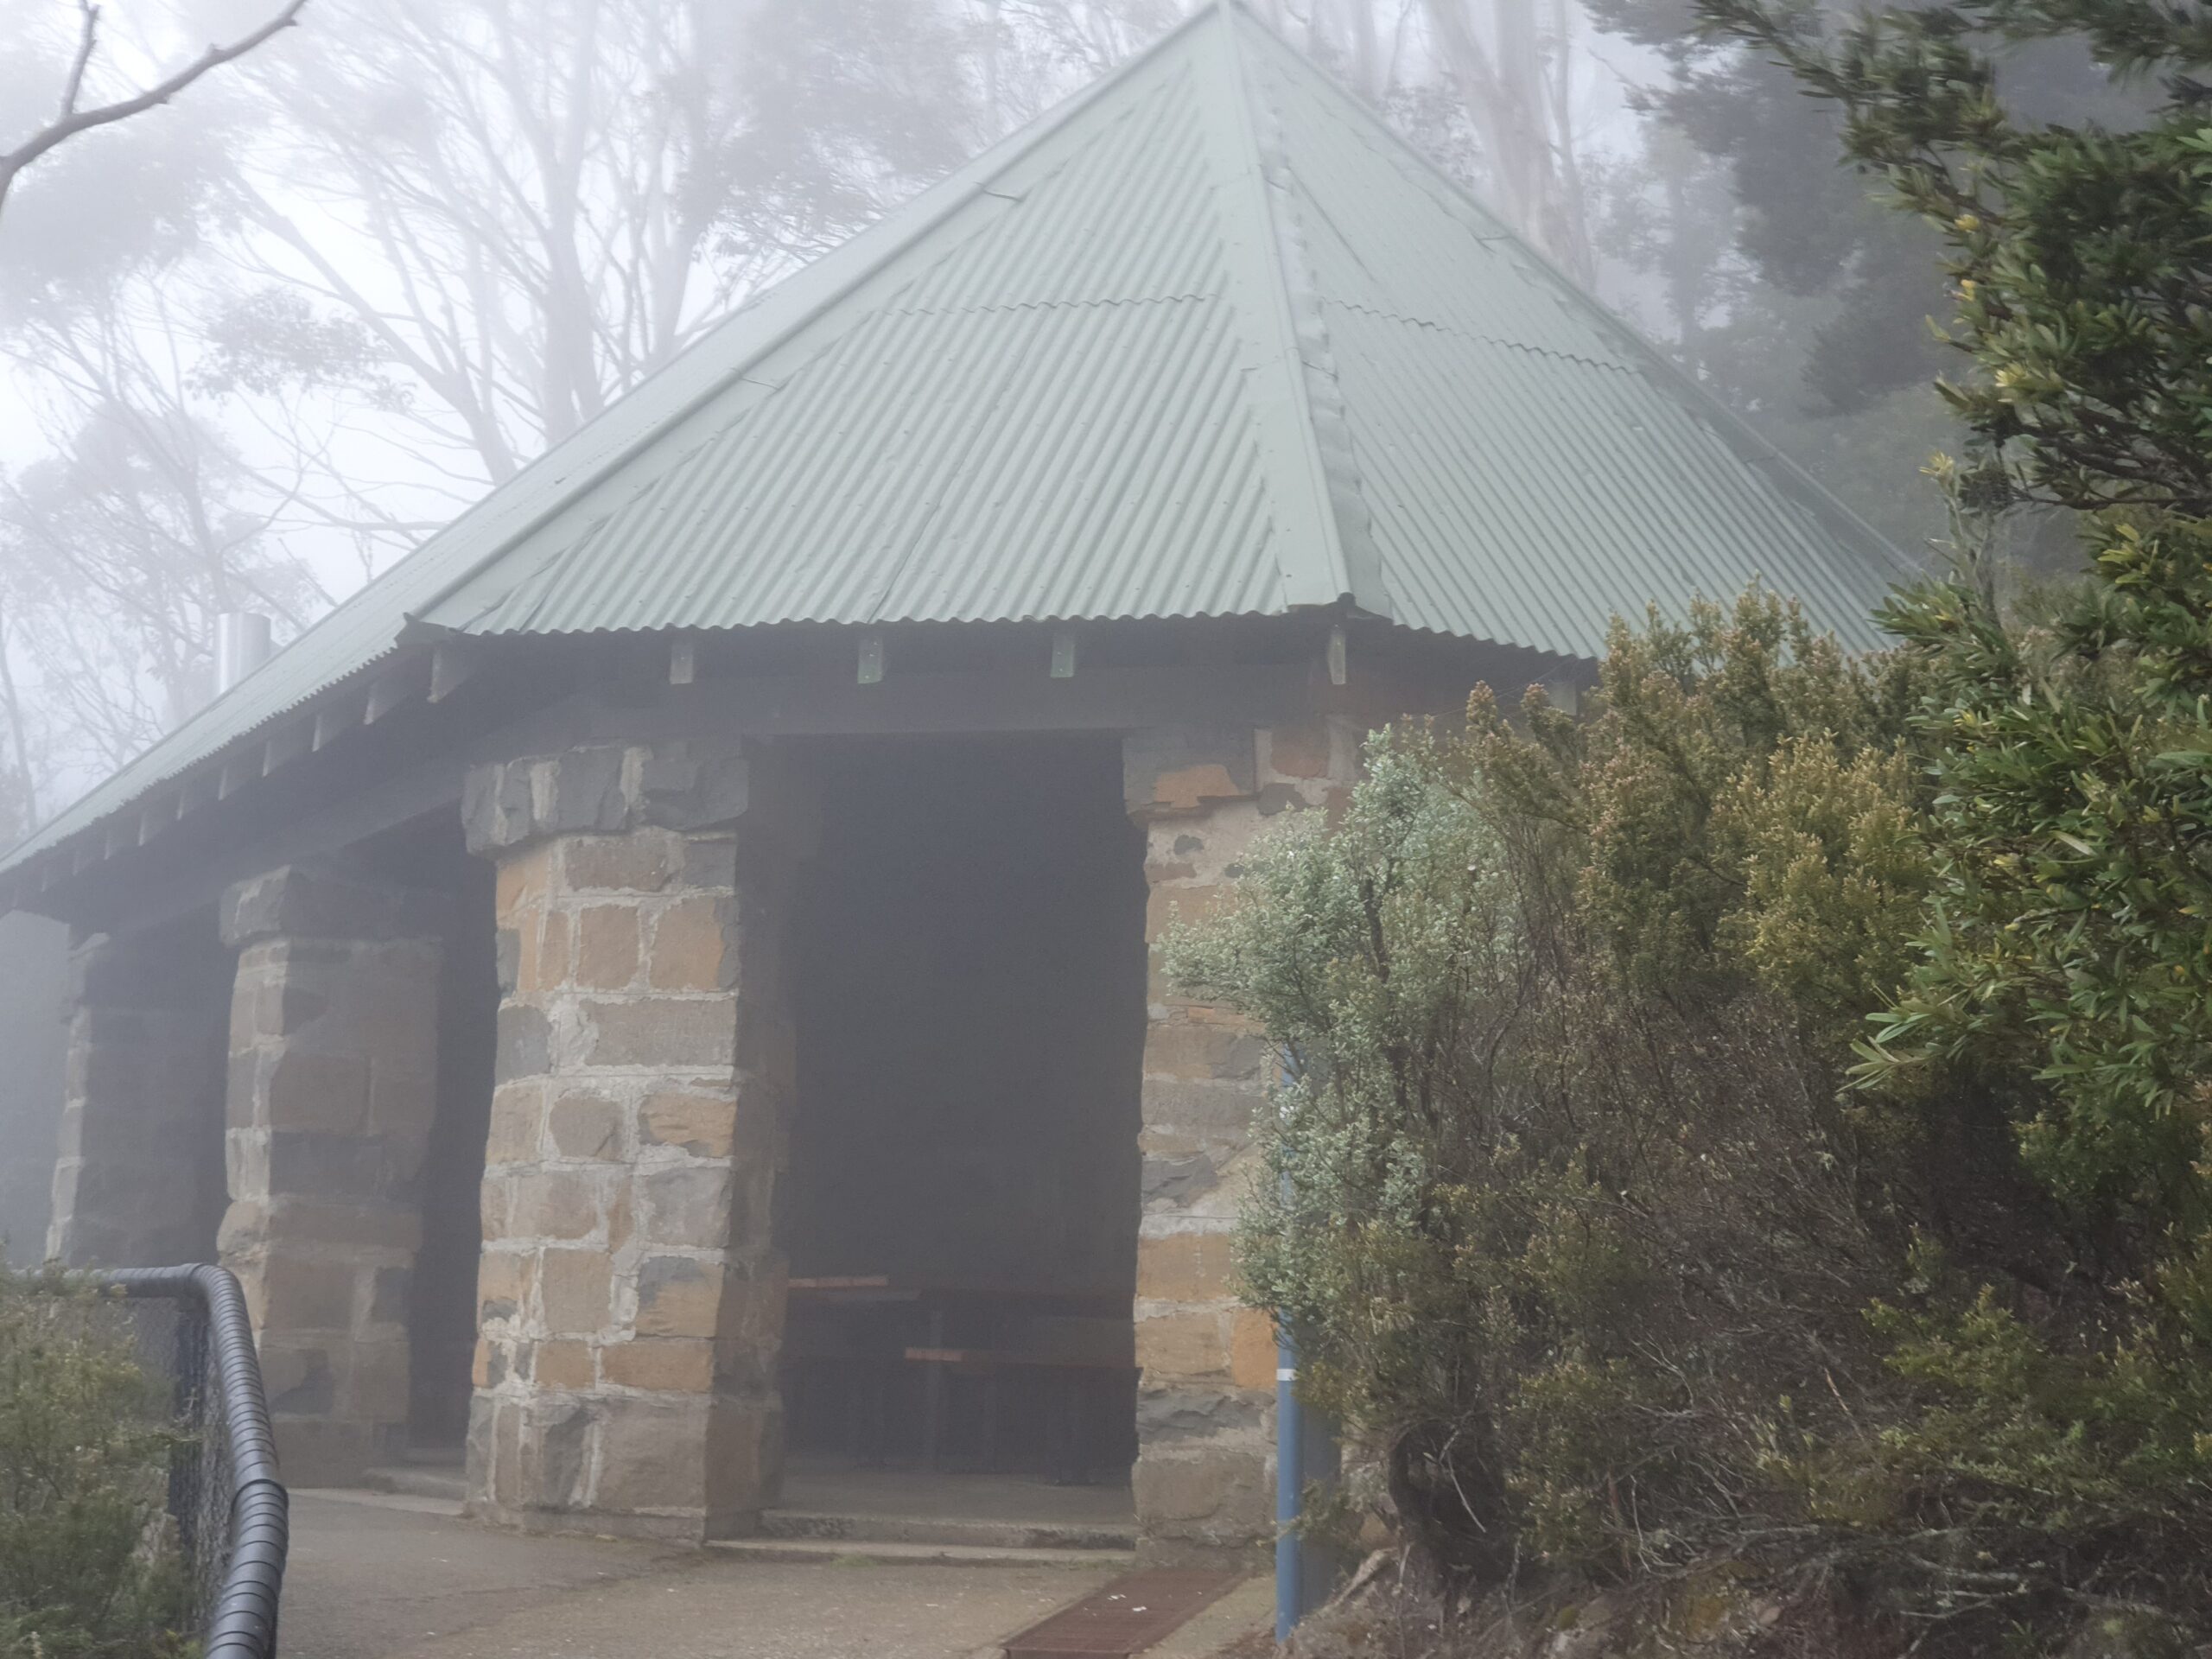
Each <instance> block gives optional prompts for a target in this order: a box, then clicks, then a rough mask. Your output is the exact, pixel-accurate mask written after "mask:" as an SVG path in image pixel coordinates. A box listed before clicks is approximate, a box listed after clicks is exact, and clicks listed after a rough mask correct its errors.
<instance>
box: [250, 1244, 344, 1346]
mask: <svg viewBox="0 0 2212 1659" xmlns="http://www.w3.org/2000/svg"><path fill="white" fill-rule="evenodd" d="M354 1277H355V1274H354V1270H353V1268H351V1267H349V1266H347V1265H346V1263H344V1262H315V1261H307V1260H302V1258H301V1257H298V1256H296V1255H288V1254H285V1253H283V1252H282V1251H279V1252H278V1253H277V1254H275V1255H271V1256H270V1258H269V1259H268V1260H267V1261H266V1262H264V1264H263V1268H262V1273H261V1280H262V1319H263V1320H264V1330H266V1329H269V1328H272V1327H273V1328H274V1329H276V1330H277V1331H282V1332H293V1331H347V1330H351V1329H352V1328H353V1281H354Z"/></svg>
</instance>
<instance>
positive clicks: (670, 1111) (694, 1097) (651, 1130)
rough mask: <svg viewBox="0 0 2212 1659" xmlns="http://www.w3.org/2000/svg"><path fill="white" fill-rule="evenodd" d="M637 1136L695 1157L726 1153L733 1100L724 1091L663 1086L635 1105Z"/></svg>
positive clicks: (730, 1138)
mask: <svg viewBox="0 0 2212 1659" xmlns="http://www.w3.org/2000/svg"><path fill="white" fill-rule="evenodd" d="M639 1120H640V1131H641V1138H642V1139H643V1140H645V1141H647V1142H648V1143H650V1144H651V1145H653V1146H657V1147H682V1148H683V1150H684V1151H686V1152H688V1153H690V1154H692V1155H693V1156H694V1157H696V1158H726V1157H728V1155H729V1154H730V1150H731V1146H732V1142H733V1140H734V1134H735V1129H736V1124H737V1103H736V1102H735V1101H734V1100H733V1099H731V1098H730V1097H729V1096H727V1095H715V1094H706V1093H702V1092H699V1091H696V1090H681V1091H679V1090H664V1091H662V1092H660V1093H657V1094H651V1095H648V1096H645V1103H644V1105H643V1106H642V1107H640V1108H639Z"/></svg>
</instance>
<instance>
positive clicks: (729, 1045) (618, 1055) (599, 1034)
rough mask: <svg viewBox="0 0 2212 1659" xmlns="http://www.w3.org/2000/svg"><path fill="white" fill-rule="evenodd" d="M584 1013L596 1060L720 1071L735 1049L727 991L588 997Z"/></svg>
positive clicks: (732, 1011) (592, 1061)
mask: <svg viewBox="0 0 2212 1659" xmlns="http://www.w3.org/2000/svg"><path fill="white" fill-rule="evenodd" d="M583 1013H584V1017H585V1020H586V1021H587V1022H588V1026H589V1028H590V1035H589V1037H588V1046H587V1049H586V1058H587V1059H588V1062H589V1063H590V1064H591V1065H629V1066H672V1067H677V1068H681V1069H687V1070H689V1069H696V1070H698V1071H716V1070H719V1069H721V1067H723V1066H726V1065H730V1064H731V1063H732V1062H733V1060H734V1058H735V1055H736V1049H737V1014H736V1010H735V1009H734V1007H732V1006H731V1000H730V999H729V998H728V997H720V996H717V997H703V998H696V999H695V998H682V999H679V998H675V997H648V998H642V999H640V1000H639V1001H634V1002H607V1001H596V1002H587V1003H585V1004H584V1005H583Z"/></svg>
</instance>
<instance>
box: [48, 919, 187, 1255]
mask: <svg viewBox="0 0 2212 1659" xmlns="http://www.w3.org/2000/svg"><path fill="white" fill-rule="evenodd" d="M203 933H204V937H203V936H202V935H203ZM228 963H229V958H228V957H227V955H226V953H224V952H223V951H221V950H220V948H219V946H218V944H217V943H216V940H215V938H214V934H213V928H212V927H211V926H209V925H207V923H206V922H205V921H202V922H201V923H200V925H199V928H198V929H197V930H195V929H194V928H193V927H191V926H182V927H179V928H175V929H170V930H168V931H164V932H162V933H158V934H148V935H131V936H129V937H124V938H111V937H109V936H108V935H105V934H95V935H93V936H92V938H88V939H86V940H85V941H84V942H83V943H81V944H79V945H78V946H77V947H76V949H75V950H73V951H72V952H71V953H70V957H69V983H68V992H67V1007H68V1010H69V1032H68V1054H67V1060H66V1062H65V1065H64V1077H63V1084H62V1104H61V1122H60V1145H59V1154H60V1155H59V1156H58V1158H57V1159H56V1160H55V1161H54V1165H53V1166H52V1173H53V1181H54V1207H53V1223H52V1226H51V1228H50V1230H49V1231H48V1236H47V1241H46V1249H47V1254H48V1255H50V1256H52V1257H54V1258H55V1259H56V1260H58V1261H60V1262H66V1263H67V1264H68V1265H70V1266H72V1267H92V1266H99V1267H118V1268H120V1267H156V1266H166V1265H168V1264H170V1263H174V1262H202V1261H205V1260H207V1254H208V1251H209V1249H211V1248H212V1246H213V1243H214V1228H213V1217H214V1216H215V1215H216V1214H219V1205H220V1203H221V1191H222V1187H221V1182H222V1170H221V1166H220V1163H219V1160H217V1159H216V1158H215V1156H214V1154H215V1152H216V1149H217V1147H219V1144H220V1134H219V1125H220V1123H221V1109H222V1106H221V1099H222V1096H221V1075H222V1074H221V1051H222V1013H221V1009H222V1007H223V1000H224V998H225V997H226V995H227V993H228V990H229V967H228Z"/></svg>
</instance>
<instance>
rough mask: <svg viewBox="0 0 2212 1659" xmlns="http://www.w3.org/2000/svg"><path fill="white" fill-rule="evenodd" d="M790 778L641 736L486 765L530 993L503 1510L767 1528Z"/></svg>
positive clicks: (492, 1503) (472, 802) (502, 921)
mask: <svg viewBox="0 0 2212 1659" xmlns="http://www.w3.org/2000/svg"><path fill="white" fill-rule="evenodd" d="M792 802H793V791H791V790H790V789H789V787H788V786H787V785H785V786H783V787H779V786H778V783H777V780H775V779H773V778H772V767H771V766H769V765H767V764H766V762H765V761H764V760H761V759H760V757H753V756H745V755H740V754H738V753H734V752H722V753H711V754H702V753H697V752H695V751H692V750H688V749H686V748H684V747H682V746H678V745H664V746H662V747H658V748H653V747H645V746H626V747H605V748H591V749H581V750H573V751H570V752H569V753H564V754H563V755H561V756H559V757H556V758H546V759H532V760H517V761H513V762H510V763H505V764H502V765H499V766H489V767H486V768H483V769H481V770H480V771H479V772H477V773H475V774H474V775H473V776H472V778H471V779H470V785H469V791H468V797H467V803H466V805H465V808H464V811H465V816H466V820H467V829H468V833H469V844H470V847H471V848H472V849H474V850H475V851H478V852H480V853H482V854H484V855H487V856H489V857H491V858H493V860H494V861H496V862H497V865H498V869H499V890H498V899H497V904H498V917H499V958H500V983H501V989H502V993H503V1001H502V1002H501V1006H500V1010H499V1063H498V1074H497V1076H498V1081H497V1084H496V1087H495V1089H494V1091H493V1108H492V1128H491V1135H490V1140H489V1144H488V1145H487V1147H486V1167H485V1175H484V1195H483V1220H484V1255H483V1260H482V1266H481V1269H480V1280H479V1314H480V1338H479V1344H478V1351H477V1358H476V1375H475V1384H476V1395H475V1399H474V1406H473V1408H472V1412H471V1418H470V1427H469V1446H468V1483H469V1491H470V1503H471V1505H472V1509H473V1510H474V1512H475V1513H477V1514H480V1515H482V1516H487V1517H491V1518H495V1519H499V1520H502V1521H505V1522H511V1523H514V1524H519V1525H523V1526H526V1527H531V1528H534V1529H580V1530H588V1531H600V1532H620V1533H627V1534H636V1535H652V1536H663V1537H671V1538H677V1539H682V1540H685V1541H698V1540H700V1539H702V1538H703V1537H706V1536H709V1535H726V1534H731V1533H736V1532H741V1531H744V1530H747V1529H750V1528H751V1527H753V1525H755V1524H757V1521H758V1516H759V1512H760V1509H761V1507H762V1506H763V1504H764V1503H766V1502H767V1501H769V1499H771V1498H772V1496H773V1493H774V1490H775V1485H776V1482H777V1479H778V1475H779V1463H780V1457H781V1442H782V1421H781V1419H782V1409H781V1405H780V1402H779V1398H778V1395H777V1385H776V1366H777V1357H778V1344H779V1338H780V1332H781V1326H782V1315H783V1295H784V1268H783V1264H782V1262H781V1260H780V1258H779V1256H778V1255H776V1253H775V1252H774V1250H773V1249H772V1247H771V1243H770V1234H769V1220H770V1212H771V1206H772V1204H773V1202H774V1189H775V1182H776V1176H777V1172H778V1169H779V1166H780V1163H781V1161H782V1158H783V1143H784V1135H785V1122H784V1120H785V1108H786V1103H787V1102H788V1100H789V1097H790V1094H791V1022H790V1020H789V1019H788V1017H787V1014H786V1008H785V987H784V984H783V973H782V964H781V957H782V933H783V930H784V911H785V906H786V904H787V903H788V900H789V895H790V893H791V888H792V886H793V880H794V875H793V869H792V863H793V860H794V859H795V857H796V855H797V854H798V850H799V849H800V848H801V846H802V845H803V844H804V837H805V836H806V834H807V832H808V827H807V826H806V824H805V823H804V819H803V817H801V816H800V815H798V814H797V813H795V812H793V811H791V810H789V809H790V808H791V805H792Z"/></svg>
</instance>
